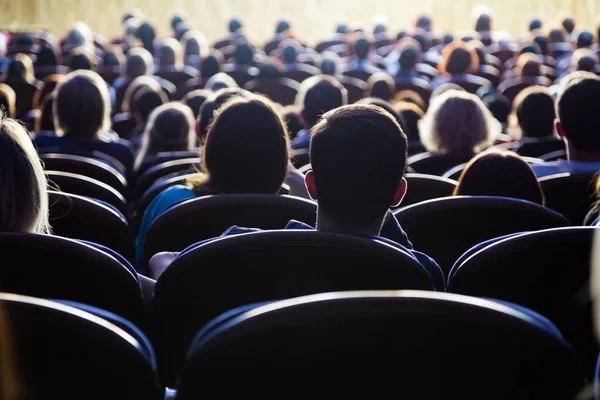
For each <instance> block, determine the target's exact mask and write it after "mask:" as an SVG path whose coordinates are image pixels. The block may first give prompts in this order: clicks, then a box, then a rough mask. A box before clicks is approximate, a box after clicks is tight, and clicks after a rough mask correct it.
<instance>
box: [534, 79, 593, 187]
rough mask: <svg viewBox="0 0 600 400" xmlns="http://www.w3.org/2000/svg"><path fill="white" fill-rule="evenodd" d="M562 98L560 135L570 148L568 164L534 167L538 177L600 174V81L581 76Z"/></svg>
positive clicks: (570, 83)
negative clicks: (564, 174) (565, 174)
mask: <svg viewBox="0 0 600 400" xmlns="http://www.w3.org/2000/svg"><path fill="white" fill-rule="evenodd" d="M576 74H577V75H574V76H573V77H570V79H568V80H567V82H565V88H564V90H563V92H562V93H561V94H560V96H559V98H558V104H557V108H556V110H557V115H558V119H557V121H556V131H557V132H558V135H559V136H560V137H562V138H563V140H564V141H565V143H566V146H567V161H564V160H558V161H555V162H549V163H544V164H537V165H533V166H532V168H533V170H534V172H535V173H536V175H537V176H538V177H542V176H547V175H553V174H559V173H563V172H570V173H594V172H597V171H600V79H598V78H597V77H596V76H595V75H593V74H590V73H583V72H578V73H576Z"/></svg>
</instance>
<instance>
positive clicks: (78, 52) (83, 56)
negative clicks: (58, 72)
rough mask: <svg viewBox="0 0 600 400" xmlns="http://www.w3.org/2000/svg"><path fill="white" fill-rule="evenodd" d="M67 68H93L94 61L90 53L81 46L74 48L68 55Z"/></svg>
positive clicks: (73, 69) (72, 69)
mask: <svg viewBox="0 0 600 400" xmlns="http://www.w3.org/2000/svg"><path fill="white" fill-rule="evenodd" d="M68 66H69V68H70V69H71V71H77V70H80V69H88V70H92V69H94V63H93V62H92V59H91V57H90V55H89V54H88V53H87V51H85V50H84V49H83V48H77V49H74V50H73V51H72V52H71V55H70V56H69V64H68Z"/></svg>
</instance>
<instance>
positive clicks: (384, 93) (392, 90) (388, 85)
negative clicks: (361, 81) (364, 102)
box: [366, 72, 396, 101]
mask: <svg viewBox="0 0 600 400" xmlns="http://www.w3.org/2000/svg"><path fill="white" fill-rule="evenodd" d="M366 95H367V96H368V97H377V98H378V99H382V100H385V101H390V100H392V99H393V98H394V96H395V95H396V85H395V84H394V79H393V78H392V77H391V76H390V75H389V74H388V73H387V72H376V73H374V74H373V75H371V76H370V77H369V79H368V80H367V89H366Z"/></svg>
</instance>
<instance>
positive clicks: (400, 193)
mask: <svg viewBox="0 0 600 400" xmlns="http://www.w3.org/2000/svg"><path fill="white" fill-rule="evenodd" d="M407 186H408V183H407V182H406V179H404V178H402V180H401V181H400V184H399V185H398V189H396V193H395V194H394V201H393V203H392V204H391V207H398V206H399V205H400V203H402V199H403V198H404V195H405V194H406V187H407Z"/></svg>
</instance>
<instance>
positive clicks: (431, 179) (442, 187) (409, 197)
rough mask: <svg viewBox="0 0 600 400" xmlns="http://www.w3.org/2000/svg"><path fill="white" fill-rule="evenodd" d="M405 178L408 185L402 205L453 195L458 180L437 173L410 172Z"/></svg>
mask: <svg viewBox="0 0 600 400" xmlns="http://www.w3.org/2000/svg"><path fill="white" fill-rule="evenodd" d="M404 178H406V181H407V183H408V186H407V190H406V195H405V196H404V199H402V203H400V207H406V206H409V205H411V204H415V203H419V202H421V201H425V200H431V199H437V198H439V197H446V196H452V193H453V192H454V189H456V181H453V180H451V179H446V178H441V177H439V176H435V175H425V174H411V173H409V174H406V175H405V176H404Z"/></svg>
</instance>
